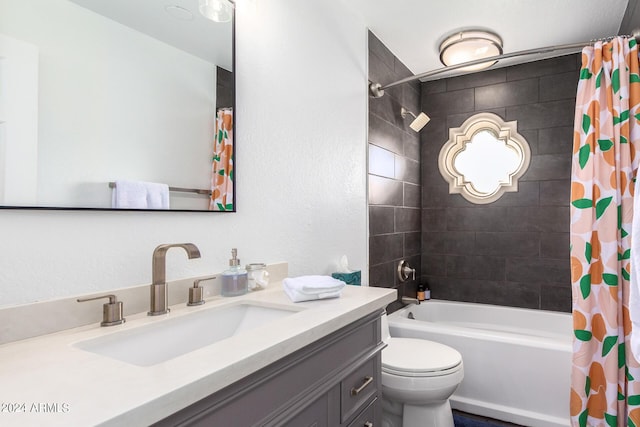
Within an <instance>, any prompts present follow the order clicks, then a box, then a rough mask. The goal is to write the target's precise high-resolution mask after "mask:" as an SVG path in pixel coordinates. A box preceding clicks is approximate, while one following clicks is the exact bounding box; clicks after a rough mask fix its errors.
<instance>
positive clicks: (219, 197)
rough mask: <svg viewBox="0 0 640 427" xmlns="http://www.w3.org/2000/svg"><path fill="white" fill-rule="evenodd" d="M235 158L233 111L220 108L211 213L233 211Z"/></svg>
mask: <svg viewBox="0 0 640 427" xmlns="http://www.w3.org/2000/svg"><path fill="white" fill-rule="evenodd" d="M233 156H234V150H233V109H232V108H220V109H219V110H218V112H217V113H216V133H215V137H214V142H213V159H212V163H211V200H210V201H209V210H211V211H232V210H233V179H234V177H233V174H234V172H233V163H234V162H233Z"/></svg>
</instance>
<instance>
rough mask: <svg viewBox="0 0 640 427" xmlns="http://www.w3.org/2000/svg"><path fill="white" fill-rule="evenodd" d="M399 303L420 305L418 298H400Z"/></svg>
mask: <svg viewBox="0 0 640 427" xmlns="http://www.w3.org/2000/svg"><path fill="white" fill-rule="evenodd" d="M400 301H401V302H402V303H403V304H404V305H411V304H416V305H420V300H419V299H418V298H411V297H402V298H401V299H400Z"/></svg>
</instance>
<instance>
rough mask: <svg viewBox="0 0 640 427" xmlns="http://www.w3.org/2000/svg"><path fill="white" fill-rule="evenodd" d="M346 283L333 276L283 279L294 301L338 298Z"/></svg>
mask: <svg viewBox="0 0 640 427" xmlns="http://www.w3.org/2000/svg"><path fill="white" fill-rule="evenodd" d="M345 285H346V284H345V283H344V282H343V281H342V280H338V279H334V278H333V277H331V276H300V277H293V278H291V277H287V278H286V279H284V280H283V281H282V287H283V288H284V291H285V293H286V294H287V295H288V296H289V298H290V299H291V301H293V302H301V301H313V300H318V299H327V298H338V297H340V294H341V293H342V288H344V287H345Z"/></svg>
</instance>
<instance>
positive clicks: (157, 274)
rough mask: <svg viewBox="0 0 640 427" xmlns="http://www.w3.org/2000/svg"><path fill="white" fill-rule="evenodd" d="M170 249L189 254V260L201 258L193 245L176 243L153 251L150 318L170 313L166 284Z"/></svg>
mask: <svg viewBox="0 0 640 427" xmlns="http://www.w3.org/2000/svg"><path fill="white" fill-rule="evenodd" d="M169 248H182V249H184V250H185V251H186V252H187V256H188V257H189V259H191V258H200V251H199V250H198V247H197V246H196V245H194V244H193V243H174V244H167V245H160V246H158V247H157V248H155V249H154V250H153V260H152V263H151V268H152V270H151V277H152V280H151V300H150V301H151V303H150V307H151V308H150V309H149V312H148V313H147V314H148V315H149V316H157V315H159V314H166V313H168V312H169V290H168V289H167V282H166V255H167V251H168V250H169Z"/></svg>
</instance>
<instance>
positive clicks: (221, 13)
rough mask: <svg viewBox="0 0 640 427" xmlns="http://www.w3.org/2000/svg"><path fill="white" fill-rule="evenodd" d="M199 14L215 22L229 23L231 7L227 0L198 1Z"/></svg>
mask: <svg viewBox="0 0 640 427" xmlns="http://www.w3.org/2000/svg"><path fill="white" fill-rule="evenodd" d="M199 1H200V8H199V9H200V13H201V14H202V16H204V17H205V18H207V19H211V20H212V21H215V22H229V21H231V15H232V10H233V6H232V4H231V2H229V1H228V0H199Z"/></svg>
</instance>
